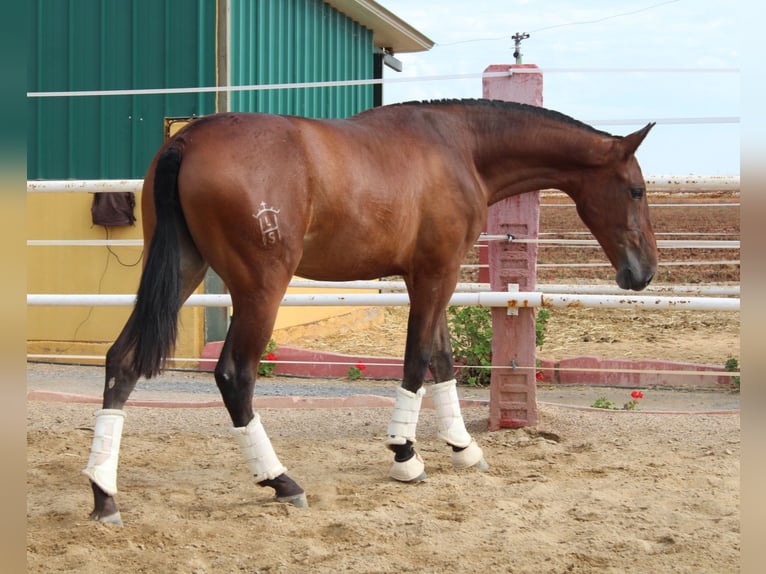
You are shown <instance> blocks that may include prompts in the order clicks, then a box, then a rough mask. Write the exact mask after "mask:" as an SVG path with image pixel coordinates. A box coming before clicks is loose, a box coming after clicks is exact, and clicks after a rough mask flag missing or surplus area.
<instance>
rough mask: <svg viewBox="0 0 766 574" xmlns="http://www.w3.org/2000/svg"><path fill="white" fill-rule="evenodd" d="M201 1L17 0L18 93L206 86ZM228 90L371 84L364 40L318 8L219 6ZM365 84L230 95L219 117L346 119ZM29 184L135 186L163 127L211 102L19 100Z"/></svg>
mask: <svg viewBox="0 0 766 574" xmlns="http://www.w3.org/2000/svg"><path fill="white" fill-rule="evenodd" d="M216 4H217V3H216V2H215V1H213V0H115V1H104V0H29V2H28V9H29V11H30V14H29V20H28V21H29V22H30V27H31V29H30V33H29V36H28V37H29V51H28V71H29V73H28V89H29V91H30V92H55V91H83V90H127V89H142V88H184V87H203V86H205V87H208V86H215V85H216V76H217V72H216V41H217V38H216V10H217V6H216ZM230 13H231V17H230V23H229V25H230V42H229V46H230V48H229V57H230V70H231V84H232V85H251V84H273V83H288V82H311V81H331V80H349V79H372V78H373V75H374V71H373V65H374V64H373V63H374V55H373V54H374V45H373V40H372V31H371V30H368V29H366V28H364V27H362V26H361V25H359V24H358V23H356V22H354V21H352V20H350V19H349V18H348V17H346V16H344V15H343V14H341V13H340V12H338V11H337V10H335V9H334V8H332V7H330V6H329V5H327V4H325V3H324V2H322V0H230ZM373 98H374V88H373V86H344V87H328V88H310V89H290V90H269V91H255V92H254V91H251V92H233V93H232V95H231V100H230V109H231V110H234V111H260V112H269V113H284V114H294V115H302V116H307V117H322V118H340V117H348V116H350V115H353V114H355V113H358V112H360V111H363V110H365V109H368V108H371V107H373V105H374V99H373ZM28 106H29V114H28V118H29V130H28V144H27V146H28V153H27V158H28V159H27V176H28V177H29V179H101V178H105V179H122V178H141V177H143V176H144V172H145V170H146V166H147V165H148V164H149V162H150V161H151V158H152V156H153V154H154V153H155V151H156V150H157V148H158V147H159V146H160V145H161V144H162V141H163V119H164V118H165V117H177V116H180V117H185V116H186V117H188V116H200V115H205V114H209V113H213V112H215V111H216V96H215V94H214V93H212V92H211V93H204V94H170V95H136V96H86V97H55V98H29V100H28Z"/></svg>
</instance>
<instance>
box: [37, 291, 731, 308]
mask: <svg viewBox="0 0 766 574" xmlns="http://www.w3.org/2000/svg"><path fill="white" fill-rule="evenodd" d="M134 302H135V295H103V294H102V295H85V294H65V295H62V294H29V295H27V305H30V306H88V307H106V306H130V305H133V303H134ZM409 302H410V300H409V296H408V295H407V294H406V293H377V294H376V293H345V294H344V293H340V294H334V293H332V294H328V293H322V294H316V295H311V294H288V295H285V296H284V297H283V299H282V305H283V306H286V307H305V306H313V307H343V306H352V307H357V306H375V307H380V306H396V305H409ZM231 304H232V302H231V296H230V295H228V294H197V295H192V296H190V297H189V299H188V300H187V301H186V303H185V305H186V306H193V307H194V306H196V307H229V306H231ZM450 305H460V306H464V305H479V306H483V307H508V308H522V307H592V308H603V309H607V308H609V309H617V308H628V307H630V308H635V307H641V308H647V309H653V310H674V311H678V310H689V311H739V299H738V298H737V299H734V298H728V297H663V296H659V297H657V296H646V295H643V296H642V295H627V294H626V295H595V294H566V293H541V292H539V291H529V292H523V291H520V292H512V293H502V292H496V291H489V292H479V293H455V294H454V295H453V296H452V298H451V299H450Z"/></svg>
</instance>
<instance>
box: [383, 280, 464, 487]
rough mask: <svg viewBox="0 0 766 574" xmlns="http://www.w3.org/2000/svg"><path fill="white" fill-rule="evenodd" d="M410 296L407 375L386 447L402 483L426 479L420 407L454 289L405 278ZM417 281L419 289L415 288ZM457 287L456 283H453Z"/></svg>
mask: <svg viewBox="0 0 766 574" xmlns="http://www.w3.org/2000/svg"><path fill="white" fill-rule="evenodd" d="M405 281H406V282H407V286H408V291H409V295H410V314H409V319H408V321H407V341H406V346H405V350H404V376H403V377H402V384H401V386H399V387H397V388H396V403H395V404H394V411H393V413H392V415H391V421H390V422H389V424H388V432H387V436H386V441H385V444H386V446H387V447H388V448H389V449H391V450H392V451H393V452H394V462H393V464H392V466H391V470H390V472H389V474H390V476H391V478H393V479H395V480H398V481H401V482H420V481H422V480H425V478H426V473H425V464H424V462H423V459H422V458H421V456H420V455H419V454H418V453H417V451H416V450H415V446H414V445H415V442H416V434H417V424H418V418H419V415H420V407H421V403H422V401H423V395H424V394H425V388H423V381H424V380H425V376H426V371H427V370H428V364H429V362H430V361H431V354H432V349H433V342H434V333H435V329H436V325H437V323H438V320H439V315H440V314H441V313H442V312H443V311H444V308H445V307H446V305H447V301H448V300H449V297H450V294H451V292H452V291H451V289H449V290H448V289H446V288H445V286H444V284H443V283H442V282H440V281H438V280H435V281H425V280H422V279H421V280H418V281H415V282H413V281H410V280H408V278H406V277H405ZM415 283H417V284H418V286H419V288H418V289H415V288H413V285H414V284H415ZM453 287H454V285H453Z"/></svg>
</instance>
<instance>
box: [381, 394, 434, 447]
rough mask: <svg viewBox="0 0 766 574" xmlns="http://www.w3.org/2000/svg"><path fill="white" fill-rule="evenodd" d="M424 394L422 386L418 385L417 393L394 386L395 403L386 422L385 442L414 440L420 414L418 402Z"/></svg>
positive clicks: (402, 442) (421, 400)
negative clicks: (389, 420)
mask: <svg viewBox="0 0 766 574" xmlns="http://www.w3.org/2000/svg"><path fill="white" fill-rule="evenodd" d="M425 394H426V390H425V388H424V387H420V389H418V392H417V393H413V392H410V391H408V390H407V389H404V388H402V387H401V386H399V387H396V404H395V405H394V412H393V414H392V415H391V422H390V423H388V438H386V444H387V445H392V444H404V443H405V442H407V441H408V440H409V441H411V442H413V443H414V442H415V434H416V430H417V426H418V416H419V415H420V403H422V402H423V395H425Z"/></svg>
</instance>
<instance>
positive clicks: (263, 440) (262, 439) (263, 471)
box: [231, 414, 287, 482]
mask: <svg viewBox="0 0 766 574" xmlns="http://www.w3.org/2000/svg"><path fill="white" fill-rule="evenodd" d="M231 432H232V434H234V439H235V440H236V441H237V444H239V448H240V450H241V451H242V456H243V457H244V459H245V462H246V463H247V468H249V469H250V472H252V473H253V475H254V476H255V481H256V482H261V481H263V480H270V479H272V478H276V477H278V476H279V475H280V474H284V473H285V472H287V469H286V468H285V467H284V466H282V463H281V462H279V459H278V458H277V453H276V452H274V447H273V446H271V441H270V440H269V437H268V436H267V435H266V430H265V429H264V428H263V424H261V417H260V416H259V415H258V414H256V415H255V417H254V418H253V420H251V421H250V423H248V425H247V426H246V427H232V429H231Z"/></svg>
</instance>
